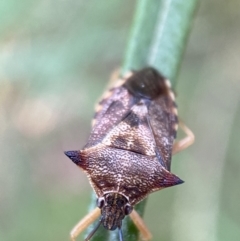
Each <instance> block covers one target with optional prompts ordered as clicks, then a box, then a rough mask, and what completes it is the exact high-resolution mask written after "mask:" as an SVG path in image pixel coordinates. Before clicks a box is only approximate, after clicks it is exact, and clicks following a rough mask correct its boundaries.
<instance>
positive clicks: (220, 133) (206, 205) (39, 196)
mask: <svg viewBox="0 0 240 241" xmlns="http://www.w3.org/2000/svg"><path fill="white" fill-rule="evenodd" d="M134 6H135V1H127V0H116V1H108V2H102V1H101V2H100V1H98V2H97V1H93V0H90V1H83V0H78V1H76V0H68V1H65V0H59V1H54V0H42V1H39V0H35V1H29V0H22V1H17V0H8V1H7V0H3V1H1V2H0V148H1V158H0V185H1V186H0V240H4V241H15V240H22V241H30V240H31V241H32V240H36V241H37V240H59V241H61V240H68V235H69V231H70V229H71V228H72V226H73V225H74V224H75V223H76V222H77V221H78V220H79V219H80V218H81V217H83V216H84V215H85V214H86V213H87V209H88V208H87V206H88V203H89V201H90V192H91V188H90V186H89V184H88V181H87V178H86V176H85V175H84V174H83V173H82V172H81V171H80V170H78V168H76V166H75V165H74V164H72V163H71V162H70V161H69V160H68V159H67V158H66V157H65V156H64V155H63V151H64V150H68V149H79V148H81V147H82V146H83V145H84V143H85V142H86V139H87V136H88V134H89V130H90V119H91V117H92V115H93V106H94V103H95V102H96V100H97V99H98V98H99V96H100V95H101V93H102V91H103V89H104V87H105V85H106V84H107V80H108V78H109V75H110V73H111V71H113V70H114V69H116V68H117V67H118V66H120V63H121V61H122V57H123V52H124V50H125V46H126V43H127V39H128V34H129V23H131V21H132V16H133V11H134ZM239 21H240V2H239V1H238V0H229V1H219V0H208V1H207V0H203V1H201V5H200V11H199V12H198V14H197V16H196V21H195V23H194V28H193V31H192V33H191V38H190V41H189V45H188V48H187V51H186V53H185V56H184V62H183V65H182V68H181V72H180V76H179V78H178V81H177V85H176V92H177V95H178V97H177V100H178V106H179V113H180V116H181V118H182V119H184V120H185V122H186V123H187V124H188V125H189V126H190V127H191V128H192V129H193V131H194V133H195V135H196V143H195V145H194V146H192V147H191V148H189V149H188V150H186V151H184V152H182V153H180V154H178V155H176V156H175V157H174V158H173V163H172V164H173V165H172V171H173V173H176V174H177V175H178V176H180V177H181V178H182V179H183V180H185V184H184V185H181V186H177V187H174V188H169V189H166V190H163V191H160V192H157V193H154V194H152V195H151V196H150V198H149V201H148V204H147V208H146V211H145V219H146V222H147V224H148V226H149V228H150V230H151V231H152V233H153V237H154V238H153V240H156V241H157V240H159V239H160V238H161V240H168V241H169V240H173V241H174V240H178V241H181V240H184V241H192V240H195V241H202V240H207V241H225V240H234V241H235V240H239V238H240V229H239V226H240V205H239V199H240V189H239V182H240V177H239V171H240V163H239V156H240V153H239V141H240V139H239V137H240V127H239V122H240V102H239V99H240V94H239V93H240V81H239V76H240V74H239V62H240V54H239V50H240V44H239V39H240V31H239ZM180 135H181V133H180ZM79 240H81V237H80V238H79Z"/></svg>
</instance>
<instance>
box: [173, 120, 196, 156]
mask: <svg viewBox="0 0 240 241" xmlns="http://www.w3.org/2000/svg"><path fill="white" fill-rule="evenodd" d="M179 127H181V129H182V130H183V131H184V132H185V134H186V137H184V138H183V139H182V140H180V141H177V142H175V143H174V144H173V151H172V154H173V155H174V154H176V153H178V152H180V151H182V150H184V149H186V148H187V147H189V146H190V145H192V144H193V142H194V140H195V137H194V134H193V132H192V131H191V130H190V129H189V128H188V127H187V126H186V125H185V124H184V123H183V122H182V121H179Z"/></svg>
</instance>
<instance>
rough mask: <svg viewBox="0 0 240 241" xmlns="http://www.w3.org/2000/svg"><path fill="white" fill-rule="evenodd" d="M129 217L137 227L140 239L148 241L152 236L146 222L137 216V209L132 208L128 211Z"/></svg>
mask: <svg viewBox="0 0 240 241" xmlns="http://www.w3.org/2000/svg"><path fill="white" fill-rule="evenodd" d="M129 216H130V218H131V219H132V221H133V223H134V224H135V226H136V227H137V228H138V230H139V231H140V233H141V235H142V239H143V240H145V241H148V240H150V239H151V238H152V234H151V233H150V231H149V230H148V228H147V226H146V224H145V223H144V222H143V219H142V218H141V217H140V216H139V214H138V213H137V211H135V210H134V209H133V211H132V212H131V213H130V215H129Z"/></svg>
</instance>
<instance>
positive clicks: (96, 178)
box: [65, 67, 194, 241]
mask: <svg viewBox="0 0 240 241" xmlns="http://www.w3.org/2000/svg"><path fill="white" fill-rule="evenodd" d="M178 124H179V123H178V116H177V108H176V103H175V97H174V93H173V91H172V90H171V86H170V82H169V81H168V80H166V79H165V78H164V77H163V76H162V75H161V74H160V73H158V72H157V71H156V70H155V69H153V68H150V67H149V68H144V69H142V70H140V71H136V72H132V73H129V74H127V75H126V76H125V77H123V78H120V79H119V80H118V82H117V84H116V85H115V86H114V87H113V88H111V89H110V90H109V91H107V93H106V94H105V95H104V96H103V98H102V100H101V101H100V102H99V104H98V105H97V107H96V114H95V117H94V120H93V125H92V131H91V134H90V137H89V139H88V142H87V144H86V145H85V146H84V148H83V149H82V150H79V151H66V152H65V154H66V155H67V156H68V157H69V158H70V159H71V160H72V161H73V162H74V163H75V164H76V165H77V166H79V167H80V168H81V169H82V170H83V171H84V172H85V173H86V174H87V177H88V179H89V182H90V184H91V186H92V188H93V189H94V191H95V193H96V195H97V208H96V209H94V210H93V211H92V212H91V213H90V214H88V215H87V216H86V217H85V218H84V219H82V220H81V221H80V222H79V223H78V224H77V225H76V226H75V228H74V229H73V230H72V232H71V239H72V240H75V238H76V237H77V236H78V235H79V233H80V232H81V231H82V230H84V229H85V228H86V227H87V226H88V225H89V224H90V223H92V222H93V221H95V220H96V219H97V218H98V217H99V216H100V219H99V223H98V225H97V226H96V228H95V229H94V230H93V231H92V232H91V233H90V234H89V235H88V237H87V238H86V239H85V240H89V239H90V238H91V237H92V235H93V234H94V233H95V231H96V230H97V229H98V227H99V226H100V225H101V224H102V225H103V226H104V227H105V228H106V229H108V230H115V229H118V230H119V239H120V241H122V240H123V236H122V231H121V225H122V220H123V219H124V217H125V216H126V215H130V218H131V219H132V220H133V222H134V224H135V225H136V226H137V228H139V230H140V232H141V234H142V237H143V239H145V240H149V239H150V238H151V234H150V232H149V231H148V229H147V228H146V226H145V225H144V223H143V221H142V219H141V217H140V216H139V215H138V214H137V212H136V211H135V210H134V209H133V207H134V206H135V205H136V204H137V203H139V202H141V201H142V200H143V199H144V198H145V197H147V196H148V194H150V193H151V192H155V191H158V190H161V189H163V188H166V187H170V186H174V185H178V184H181V183H183V181H182V180H181V179H180V178H179V177H177V176H176V175H174V174H172V173H171V172H170V164H171V157H172V154H174V153H176V152H178V151H181V150H183V149H185V148H186V147H188V146H189V145H191V144H192V143H193V141H194V135H193V134H192V132H191V131H190V130H189V129H188V128H187V127H186V126H185V125H183V124H182V123H180V124H181V127H182V129H183V130H184V131H185V133H186V134H187V135H186V137H185V138H184V139H182V140H180V141H178V142H174V141H175V138H176V133H177V129H178Z"/></svg>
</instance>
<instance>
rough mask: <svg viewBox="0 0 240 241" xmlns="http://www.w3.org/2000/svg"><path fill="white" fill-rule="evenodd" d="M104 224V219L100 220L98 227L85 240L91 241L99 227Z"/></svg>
mask: <svg viewBox="0 0 240 241" xmlns="http://www.w3.org/2000/svg"><path fill="white" fill-rule="evenodd" d="M101 223H102V219H100V220H99V222H98V225H97V226H96V227H95V228H94V229H93V230H92V231H91V232H90V234H88V236H87V237H86V238H85V239H84V241H89V240H90V239H91V237H92V236H93V235H94V234H95V232H96V231H97V230H98V228H99V226H100V225H101Z"/></svg>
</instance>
